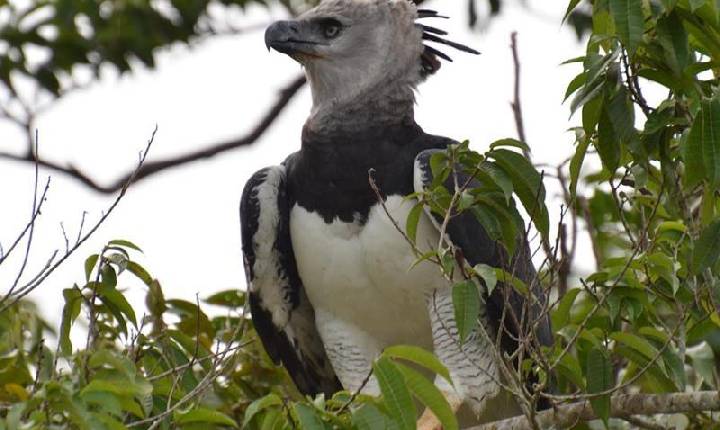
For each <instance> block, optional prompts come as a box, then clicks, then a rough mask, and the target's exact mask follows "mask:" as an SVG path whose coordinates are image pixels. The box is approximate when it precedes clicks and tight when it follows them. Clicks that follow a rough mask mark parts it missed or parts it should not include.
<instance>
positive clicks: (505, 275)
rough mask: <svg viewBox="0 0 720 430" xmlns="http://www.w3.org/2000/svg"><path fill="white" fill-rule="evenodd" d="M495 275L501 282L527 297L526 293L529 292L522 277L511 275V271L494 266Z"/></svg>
mask: <svg viewBox="0 0 720 430" xmlns="http://www.w3.org/2000/svg"><path fill="white" fill-rule="evenodd" d="M495 276H496V277H497V279H498V280H499V281H500V282H502V283H503V284H505V285H509V286H511V287H512V288H513V289H515V291H517V292H518V293H520V294H522V295H524V296H526V297H527V295H528V294H530V290H529V289H528V286H527V285H526V284H525V282H523V280H522V279H520V278H518V277H517V276H515V275H513V274H512V273H509V272H508V271H506V270H504V269H501V268H499V267H496V268H495Z"/></svg>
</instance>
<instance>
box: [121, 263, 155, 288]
mask: <svg viewBox="0 0 720 430" xmlns="http://www.w3.org/2000/svg"><path fill="white" fill-rule="evenodd" d="M126 269H127V270H128V271H129V272H130V273H132V274H133V275H135V276H137V278H138V279H140V280H141V281H143V283H144V284H145V285H147V286H150V285H151V284H152V283H153V278H152V276H150V274H149V273H148V272H147V270H145V268H144V267H142V266H141V265H139V264H137V263H136V262H134V261H128V262H127V267H126Z"/></svg>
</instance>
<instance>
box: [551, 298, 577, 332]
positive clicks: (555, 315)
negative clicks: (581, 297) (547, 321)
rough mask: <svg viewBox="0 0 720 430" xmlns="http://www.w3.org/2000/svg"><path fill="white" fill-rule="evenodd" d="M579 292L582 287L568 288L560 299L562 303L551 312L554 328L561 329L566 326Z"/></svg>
mask: <svg viewBox="0 0 720 430" xmlns="http://www.w3.org/2000/svg"><path fill="white" fill-rule="evenodd" d="M579 293H580V289H579V288H574V289H572V290H568V291H567V292H566V293H565V295H564V296H563V298H562V299H560V303H558V306H557V308H555V310H554V311H553V312H552V314H551V317H552V325H553V329H555V330H559V329H561V328H563V327H565V325H567V323H568V321H570V309H571V308H572V305H573V304H574V303H575V299H576V298H577V295H578V294H579Z"/></svg>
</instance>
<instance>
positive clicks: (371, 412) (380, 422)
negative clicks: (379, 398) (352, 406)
mask: <svg viewBox="0 0 720 430" xmlns="http://www.w3.org/2000/svg"><path fill="white" fill-rule="evenodd" d="M352 422H353V425H354V426H355V427H356V428H357V430H376V429H388V430H396V429H397V425H395V422H394V421H391V420H390V419H388V417H387V416H386V415H385V414H383V413H382V412H380V409H378V408H377V406H375V405H373V404H372V403H365V404H363V405H362V406H360V408H359V409H358V410H357V411H355V413H353V416H352Z"/></svg>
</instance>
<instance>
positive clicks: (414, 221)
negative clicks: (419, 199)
mask: <svg viewBox="0 0 720 430" xmlns="http://www.w3.org/2000/svg"><path fill="white" fill-rule="evenodd" d="M423 209H424V207H423V204H422V203H418V204H416V205H415V206H413V208H412V210H411V211H410V213H409V214H408V216H407V220H406V221H405V232H406V233H407V235H408V237H409V238H410V240H412V241H413V242H415V237H416V236H417V226H418V223H419V222H420V216H421V215H422V214H423V212H424V211H423Z"/></svg>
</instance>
